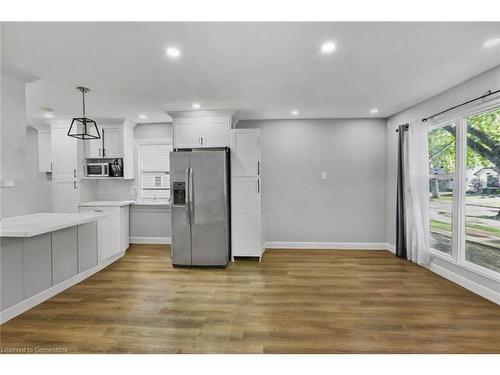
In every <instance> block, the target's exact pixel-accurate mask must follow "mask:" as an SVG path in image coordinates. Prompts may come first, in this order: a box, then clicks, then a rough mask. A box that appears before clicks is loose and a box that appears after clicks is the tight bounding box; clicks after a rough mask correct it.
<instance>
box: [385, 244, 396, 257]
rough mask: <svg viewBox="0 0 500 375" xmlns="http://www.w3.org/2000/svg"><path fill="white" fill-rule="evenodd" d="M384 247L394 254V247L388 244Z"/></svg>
mask: <svg viewBox="0 0 500 375" xmlns="http://www.w3.org/2000/svg"><path fill="white" fill-rule="evenodd" d="M385 246H386V248H387V250H389V251H390V252H391V253H393V254H396V246H394V245H391V244H390V243H386V244H385Z"/></svg>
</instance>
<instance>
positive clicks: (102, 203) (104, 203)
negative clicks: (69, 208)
mask: <svg viewBox="0 0 500 375" xmlns="http://www.w3.org/2000/svg"><path fill="white" fill-rule="evenodd" d="M134 202H135V201H91V202H84V203H80V207H122V206H128V205H129V204H132V203H134Z"/></svg>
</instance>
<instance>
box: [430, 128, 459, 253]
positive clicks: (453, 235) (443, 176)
mask: <svg viewBox="0 0 500 375" xmlns="http://www.w3.org/2000/svg"><path fill="white" fill-rule="evenodd" d="M449 125H454V126H455V129H456V128H457V124H456V122H455V119H453V118H452V119H446V120H444V121H439V122H436V123H434V124H432V125H430V126H429V128H428V129H427V134H429V133H430V132H431V131H432V130H436V129H439V128H444V127H445V126H449ZM457 131H458V129H457ZM457 138H458V134H457V137H456V138H455V172H453V173H451V174H433V173H430V171H429V173H428V181H429V180H430V179H431V178H436V179H438V180H449V179H450V178H451V179H452V180H453V189H452V194H453V198H452V202H451V254H447V253H445V252H443V251H440V250H437V249H434V248H432V247H430V245H429V247H430V250H431V252H432V253H433V254H439V255H440V256H441V257H442V258H445V259H448V260H455V261H456V260H457V256H456V254H455V253H456V252H455V251H453V250H454V249H455V248H456V244H457V241H458V239H457V235H456V234H457V231H456V230H455V226H456V224H457V207H456V205H457V199H456V197H457V171H458V160H457V159H458V139H457ZM427 139H428V138H427ZM430 236H431V234H430V198H429V238H430Z"/></svg>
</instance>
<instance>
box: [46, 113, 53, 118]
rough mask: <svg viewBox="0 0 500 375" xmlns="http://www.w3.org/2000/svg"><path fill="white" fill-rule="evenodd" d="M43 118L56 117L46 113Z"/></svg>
mask: <svg viewBox="0 0 500 375" xmlns="http://www.w3.org/2000/svg"><path fill="white" fill-rule="evenodd" d="M43 116H44V117H47V118H53V117H54V115H53V114H52V113H44V115H43Z"/></svg>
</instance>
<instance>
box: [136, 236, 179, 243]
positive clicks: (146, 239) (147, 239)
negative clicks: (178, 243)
mask: <svg viewBox="0 0 500 375" xmlns="http://www.w3.org/2000/svg"><path fill="white" fill-rule="evenodd" d="M130 243H133V244H153V245H165V244H171V243H172V238H171V237H138V236H136V237H130Z"/></svg>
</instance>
